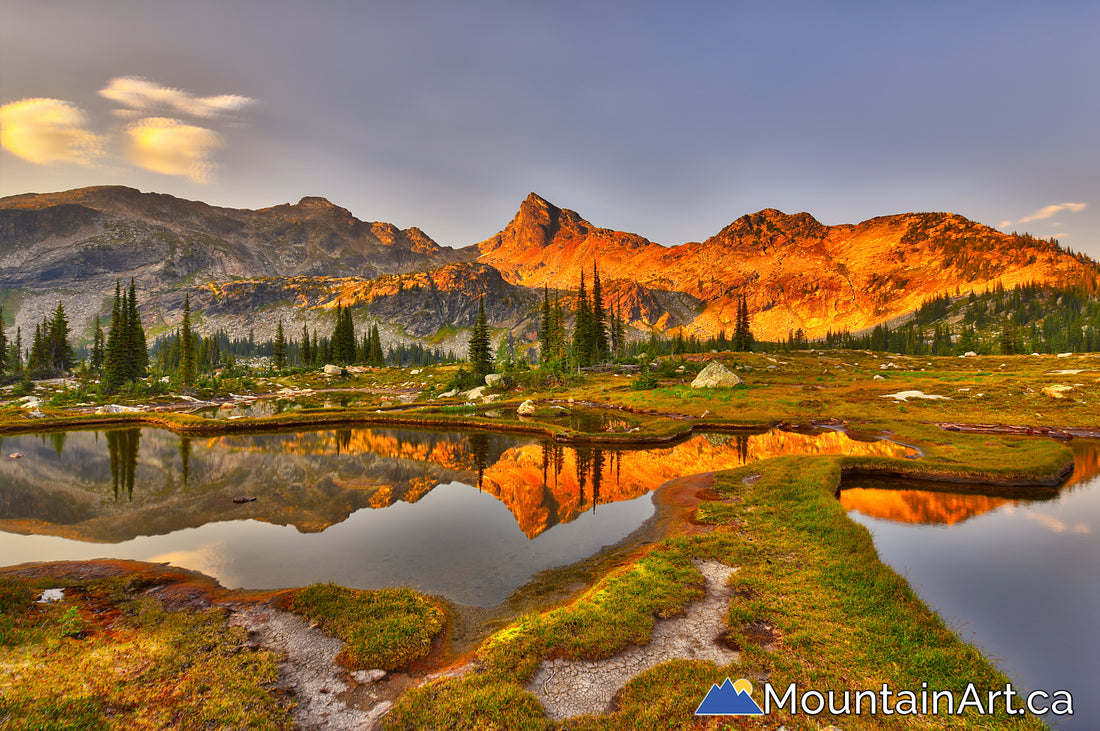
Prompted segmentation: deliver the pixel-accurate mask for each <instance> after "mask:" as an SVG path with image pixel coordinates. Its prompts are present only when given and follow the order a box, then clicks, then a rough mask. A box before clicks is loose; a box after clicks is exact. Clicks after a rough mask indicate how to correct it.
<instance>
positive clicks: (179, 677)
mask: <svg viewBox="0 0 1100 731" xmlns="http://www.w3.org/2000/svg"><path fill="white" fill-rule="evenodd" d="M75 583H78V584H81V585H80V586H79V589H74V588H73V582H69V583H67V587H68V588H67V592H66V594H67V596H66V597H65V599H63V600H62V601H60V602H57V603H55V604H50V605H39V604H35V603H33V601H32V600H31V597H33V596H35V595H36V594H37V592H38V590H39V589H41V588H42V587H44V586H46V585H48V582H46V581H45V580H43V581H39V582H29V581H25V580H19V579H16V580H3V581H0V628H7V629H8V630H9V631H7V632H5V631H4V629H0V637H3V641H2V642H0V668H3V669H4V672H3V673H0V721H2V722H3V724H4V727H5V728H36V729H37V728H41V729H47V728H48V729H100V728H102V729H107V728H110V729H129V728H168V727H181V725H182V726H186V727H191V728H246V727H247V728H257V729H280V728H289V727H290V725H291V724H290V718H289V714H288V712H287V709H286V708H284V707H282V706H280V705H279V704H278V703H277V702H276V700H275V698H274V696H272V694H271V693H270V692H269V690H268V688H269V687H270V685H271V684H272V683H273V682H274V681H275V678H276V677H277V675H278V670H277V667H276V661H275V656H274V655H272V654H271V653H268V652H263V651H260V652H253V651H250V650H245V649H244V642H245V633H244V631H243V630H242V629H240V628H230V627H228V626H226V623H225V614H224V612H223V611H222V610H218V609H210V610H207V611H202V612H194V613H190V612H169V611H165V610H164V609H163V608H162V607H161V606H160V604H159V603H158V602H157V601H156V600H154V599H151V598H144V599H140V600H134V599H121V600H118V601H116V600H115V597H117V596H118V595H119V591H118V588H119V587H118V584H119V582H118V581H114V582H113V584H112V585H111V586H107V584H106V583H104V582H75Z"/></svg>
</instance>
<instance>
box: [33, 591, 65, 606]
mask: <svg viewBox="0 0 1100 731" xmlns="http://www.w3.org/2000/svg"><path fill="white" fill-rule="evenodd" d="M64 598H65V590H64V589H46V590H45V591H44V592H42V593H41V594H39V595H38V600H37V601H38V603H39V604H53V603H54V602H59V601H61V600H62V599H64Z"/></svg>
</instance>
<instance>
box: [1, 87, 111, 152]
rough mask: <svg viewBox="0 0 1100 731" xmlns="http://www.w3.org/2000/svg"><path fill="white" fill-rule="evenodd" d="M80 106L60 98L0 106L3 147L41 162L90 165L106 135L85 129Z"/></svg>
mask: <svg viewBox="0 0 1100 731" xmlns="http://www.w3.org/2000/svg"><path fill="white" fill-rule="evenodd" d="M85 124H86V120H85V118H84V113H83V112H82V111H81V110H80V108H79V107H77V106H75V105H74V104H70V103H69V102H66V101H62V100H60V99H22V100H20V101H17V102H11V103H10V104H5V105H4V106H2V107H0V147H3V148H4V149H5V150H7V151H8V152H10V153H12V154H13V155H17V156H19V157H21V158H23V159H24V160H29V161H30V162H33V163H37V164H39V165H52V164H53V163H59V162H62V163H64V162H67V163H77V164H80V165H88V164H90V163H92V162H94V161H95V159H96V158H98V157H99V156H100V155H102V154H103V149H102V148H103V138H102V137H100V136H99V135H95V134H92V133H91V132H89V131H88V130H87V129H86V128H85Z"/></svg>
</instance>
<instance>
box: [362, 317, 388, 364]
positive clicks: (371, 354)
mask: <svg viewBox="0 0 1100 731" xmlns="http://www.w3.org/2000/svg"><path fill="white" fill-rule="evenodd" d="M368 339H369V344H368V347H367V357H366V361H367V363H368V364H370V365H372V366H377V367H382V366H385V365H386V355H385V353H383V352H382V336H381V335H380V334H379V333H378V323H375V324H374V325H372V326H371V329H370V335H369V336H368Z"/></svg>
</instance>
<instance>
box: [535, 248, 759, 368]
mask: <svg viewBox="0 0 1100 731" xmlns="http://www.w3.org/2000/svg"><path fill="white" fill-rule="evenodd" d="M572 312H573V314H574V320H573V333H572V337H570V335H569V333H568V332H567V329H566V325H565V317H566V312H565V308H564V306H563V305H562V302H561V300H560V299H559V298H558V297H557V296H555V297H554V298H553V299H551V297H550V291H549V289H548V288H546V287H543V301H542V308H541V310H540V313H539V315H540V316H539V330H538V340H539V361H540V363H542V364H544V365H555V364H557V365H563V364H565V363H568V364H570V365H576V366H579V367H584V366H590V365H594V364H596V363H601V362H607V361H610V360H621V359H625V358H634V357H636V356H637V355H639V354H641V353H642V352H645V353H648V354H649V355H652V356H656V355H671V354H684V353H701V352H708V351H710V350H738V351H750V350H752V347H753V335H752V330H751V328H750V326H749V307H748V301H747V299H746V298H745V296H744V295H742V296H740V297H738V300H737V316H736V320H735V323H734V335H733V337H732V339H731V338H728V337H727V336H726V332H725V331H724V330H723V331H722V332H721V333H719V334H718V335H717V336H715V337H711V338H706V339H703V340H700V339H699V338H698V337H696V336H694V335H689V336H688V337H687V338H685V337H684V335H683V331H682V330H681V331H680V332H678V333H677V334H676V335H675V336H671V335H664V336H662V335H659V334H657V333H651V334H650V337H649V340H648V341H646V340H639V339H628V338H627V337H626V322H625V320H624V318H623V315H622V309H621V306H620V305H618V304H616V305H615V306H613V307H611V308H606V307H605V306H604V295H603V288H602V286H601V283H600V272H599V269H598V268H597V266H596V264H595V263H593V264H592V296H591V299H589V296H588V293H587V291H586V289H585V276H584V272H583V271H582V272H581V281H580V288H579V289H578V291H577V298H576V302H575V305H574V307H573V310H572Z"/></svg>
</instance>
